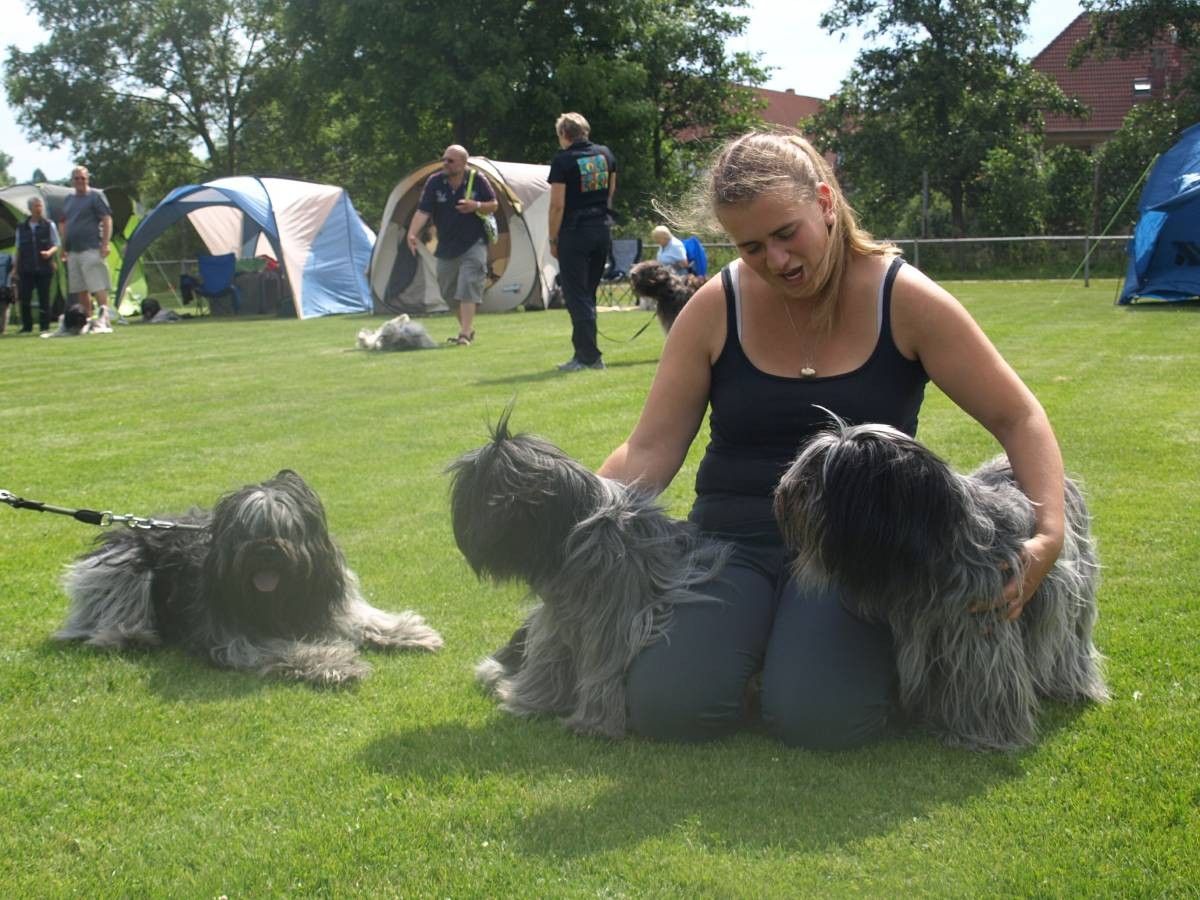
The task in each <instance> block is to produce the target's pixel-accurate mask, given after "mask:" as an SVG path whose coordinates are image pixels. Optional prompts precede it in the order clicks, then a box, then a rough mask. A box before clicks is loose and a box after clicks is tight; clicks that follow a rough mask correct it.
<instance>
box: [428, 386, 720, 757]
mask: <svg viewBox="0 0 1200 900" xmlns="http://www.w3.org/2000/svg"><path fill="white" fill-rule="evenodd" d="M511 412H512V410H511V407H510V408H509V409H508V410H506V411H505V412H504V414H503V416H502V417H501V419H500V422H499V423H498V424H497V425H496V427H495V429H494V430H493V432H492V438H491V440H490V441H489V442H488V443H487V444H485V445H484V446H482V447H479V448H478V449H475V450H471V451H470V452H468V453H465V454H463V455H462V456H460V457H459V458H458V459H457V460H455V461H454V462H453V463H451V465H450V466H449V469H448V471H449V472H450V473H451V476H452V485H451V491H450V508H451V518H452V521H453V526H454V537H455V540H456V541H457V543H458V548H459V549H460V550H461V551H462V553H463V556H465V557H466V560H467V563H468V564H469V565H470V566H471V568H472V569H473V570H474V571H475V574H476V575H478V576H479V577H480V578H484V577H487V578H491V579H492V580H494V581H497V582H503V581H520V582H523V583H525V584H527V585H528V586H529V588H530V590H531V591H532V593H533V594H535V595H536V596H537V597H538V598H539V599H540V600H541V603H540V605H538V606H537V607H536V608H535V609H534V610H533V612H532V613H530V615H529V617H528V618H527V619H526V621H525V624H524V625H522V626H521V628H520V629H519V630H518V631H517V632H516V634H514V635H513V637H512V639H511V640H510V641H509V643H508V644H507V645H506V646H505V647H503V648H501V649H500V650H499V651H497V652H496V653H494V654H492V655H491V656H489V657H487V658H486V659H484V660H483V661H482V662H481V663H480V664H479V665H478V666H477V667H476V670H475V672H476V676H477V677H478V679H479V680H480V682H481V683H482V684H483V685H484V686H485V687H486V688H487V689H488V690H490V691H491V692H492V693H493V694H494V695H495V696H497V697H498V698H499V699H500V701H501V703H502V706H503V708H504V709H506V710H508V711H509V712H512V713H516V714H518V715H532V714H538V713H551V714H554V715H558V716H561V717H563V719H564V724H565V725H566V726H567V727H568V728H570V729H571V730H572V731H574V732H576V733H579V734H589V735H600V736H604V737H610V738H618V737H622V736H624V734H625V733H626V721H625V674H626V671H627V670H628V668H629V665H630V663H632V662H633V659H634V657H636V656H637V654H638V653H639V652H640V651H641V650H642V649H643V648H644V647H646V646H648V645H649V644H651V643H653V642H654V641H657V640H659V639H660V638H661V637H662V636H663V634H664V632H665V631H666V629H667V626H668V624H669V623H670V621H671V611H672V608H673V607H674V606H675V604H677V603H691V602H696V601H698V600H708V599H709V598H707V597H705V596H704V595H703V594H701V593H699V592H698V588H699V586H700V585H701V584H703V583H704V582H706V581H709V580H711V579H712V578H713V577H715V575H716V574H717V573H718V572H719V570H720V568H721V566H722V565H723V564H724V561H725V558H726V556H727V555H728V551H727V549H726V548H725V546H724V545H722V544H719V543H716V542H713V541H709V540H706V539H704V538H703V537H701V536H700V534H699V533H698V532H697V531H696V530H695V529H694V528H693V527H692V526H691V525H689V524H688V523H686V522H681V521H678V520H676V519H672V518H670V517H669V516H667V515H666V514H665V513H664V512H663V511H662V510H661V509H660V508H659V507H657V506H656V505H655V504H654V502H653V501H652V500H651V499H650V498H649V497H648V496H647V495H645V494H644V493H642V492H641V491H639V490H637V489H636V488H630V487H626V486H625V485H622V484H620V483H618V482H615V481H611V480H609V479H605V478H600V477H598V476H597V475H595V474H593V473H592V472H590V471H589V470H588V469H586V468H585V467H583V466H582V465H580V464H579V463H578V462H576V461H575V460H573V459H571V457H569V456H567V455H566V454H565V453H563V451H562V450H560V449H559V448H558V447H556V446H554V445H553V444H551V443H549V442H548V441H545V440H542V439H541V438H538V437H535V436H532V435H527V434H516V435H514V434H510V432H509V430H508V420H509V416H510V414H511Z"/></svg>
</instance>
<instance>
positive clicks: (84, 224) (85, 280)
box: [59, 166, 112, 330]
mask: <svg viewBox="0 0 1200 900" xmlns="http://www.w3.org/2000/svg"><path fill="white" fill-rule="evenodd" d="M71 183H72V184H73V185H74V187H75V193H73V194H70V195H68V197H67V199H66V201H65V202H64V203H63V212H62V219H61V220H60V221H59V233H60V235H61V236H62V247H63V254H62V256H63V260H64V261H66V264H67V291H68V292H69V293H70V294H72V295H74V296H75V300H76V301H77V302H78V303H80V305H82V306H83V310H84V313H85V314H86V315H87V317H88V318H89V319H90V318H91V316H92V298H91V295H93V294H95V296H96V300H97V302H98V303H99V304H100V311H99V314H98V317H97V329H98V330H111V328H110V325H109V317H108V292H109V291H110V290H112V284H111V282H110V279H109V275H108V263H107V262H106V260H107V259H108V241H109V238H111V237H112V210H111V209H109V207H108V201H107V200H106V199H105V197H104V194H102V193H101V192H100V191H98V190H96V189H95V188H92V187H89V186H88V170H87V167H85V166H76V167H75V168H74V169H73V170H72V171H71Z"/></svg>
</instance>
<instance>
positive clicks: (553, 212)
mask: <svg viewBox="0 0 1200 900" xmlns="http://www.w3.org/2000/svg"><path fill="white" fill-rule="evenodd" d="M566 205H567V186H566V185H565V184H563V183H562V182H561V181H552V182H550V212H549V213H548V219H547V221H546V230H547V233H548V234H549V236H550V255H551V256H553V257H554V258H555V259H558V231H559V229H560V228H561V227H562V218H563V209H564V208H565V207H566Z"/></svg>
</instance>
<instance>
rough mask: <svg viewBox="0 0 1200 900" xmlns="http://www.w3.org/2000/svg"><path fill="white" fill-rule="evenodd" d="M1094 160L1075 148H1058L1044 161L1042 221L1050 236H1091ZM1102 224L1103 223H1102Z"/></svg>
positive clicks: (1047, 155)
mask: <svg viewBox="0 0 1200 900" xmlns="http://www.w3.org/2000/svg"><path fill="white" fill-rule="evenodd" d="M1094 165H1095V160H1094V159H1093V157H1092V156H1090V155H1089V154H1088V153H1086V152H1085V151H1083V150H1079V149H1076V148H1075V147H1065V146H1061V145H1060V146H1057V147H1051V148H1050V149H1049V150H1047V151H1046V155H1045V158H1044V159H1043V161H1042V173H1043V174H1042V219H1043V221H1044V222H1045V226H1046V233H1047V234H1092V233H1095V232H1094V230H1093V228H1092V183H1093V181H1094V178H1095V175H1094V168H1093V167H1094ZM1101 225H1103V223H1101Z"/></svg>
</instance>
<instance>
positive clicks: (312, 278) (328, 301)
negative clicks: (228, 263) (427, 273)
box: [117, 176, 375, 319]
mask: <svg viewBox="0 0 1200 900" xmlns="http://www.w3.org/2000/svg"><path fill="white" fill-rule="evenodd" d="M185 216H186V217H187V219H188V221H189V222H191V224H192V225H193V226H194V227H195V229H196V231H197V233H199V235H200V237H201V239H202V240H203V241H204V243H205V245H206V246H207V247H208V250H209V252H210V253H212V254H214V255H217V254H222V253H234V254H236V255H237V256H238V258H239V259H252V258H254V257H256V256H262V255H268V256H270V257H272V258H273V259H275V260H276V261H278V262H279V264H280V266H281V268H282V270H283V273H284V275H285V276H286V278H287V281H288V285H289V287H290V288H291V294H292V300H293V302H294V303H295V306H296V318H298V319H310V318H314V317H316V316H327V315H333V314H336V313H364V312H366V313H369V312H370V311H371V306H372V301H371V289H370V287H369V286H368V285H367V268H368V267H369V266H370V264H371V250H372V248H373V247H374V245H375V233H374V232H373V231H371V229H370V228H369V227H368V226H367V225H366V223H364V222H363V220H362V219H361V218H360V217H359V215H358V212H357V211H356V210H355V209H354V204H352V203H351V202H350V196H349V195H348V194H347V193H346V191H345V190H343V189H342V188H340V187H335V186H333V185H327V184H312V183H311V182H307V181H292V180H290V179H285V178H254V177H249V176H235V177H232V178H219V179H217V180H216V181H210V182H207V183H206V184H189V185H185V186H184V187H180V188H176V189H175V190H173V191H171V193H170V194H168V195H167V196H166V197H165V198H163V200H162V202H161V203H159V204H158V206H156V207H154V209H153V210H152V211H151V212H150V214H149V215H148V216H146V218H145V219H143V220H142V222H141V224H140V225H138V228H137V230H136V231H135V232H134V233H133V234H132V235H131V236H130V238H129V243H128V244H126V246H125V255H124V260H123V262H122V265H121V279H120V282H119V283H118V285H117V296H118V298H119V297H120V296H121V292H122V291H124V289H125V284H126V281H127V280H128V279H129V277H130V275H131V273H132V272H133V270H134V265H135V264H136V263H137V261H138V258H139V257H140V256H141V254H142V253H143V252H145V250H146V248H147V247H148V246H149V245H150V243H151V242H152V241H154V239H155V238H157V237H158V236H159V235H161V234H162V233H163V232H164V231H166V230H167V228H169V227H170V226H171V225H174V224H175V223H176V222H178V221H179V220H180V219H182V218H184V217H185Z"/></svg>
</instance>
